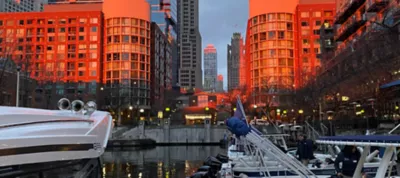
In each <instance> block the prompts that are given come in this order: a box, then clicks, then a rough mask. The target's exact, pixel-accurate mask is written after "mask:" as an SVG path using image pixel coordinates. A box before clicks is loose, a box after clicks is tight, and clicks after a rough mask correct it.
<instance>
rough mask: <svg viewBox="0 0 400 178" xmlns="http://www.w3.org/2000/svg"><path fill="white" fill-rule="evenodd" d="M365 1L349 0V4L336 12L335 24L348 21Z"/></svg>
mask: <svg viewBox="0 0 400 178" xmlns="http://www.w3.org/2000/svg"><path fill="white" fill-rule="evenodd" d="M365 1H366V0H349V1H348V2H347V4H346V5H344V6H343V8H341V9H340V10H339V11H338V12H337V13H336V16H335V24H342V23H344V22H346V20H347V19H348V18H349V17H351V16H352V15H353V14H354V13H355V12H356V11H357V9H358V8H360V7H361V6H362V5H363V4H364V2H365Z"/></svg>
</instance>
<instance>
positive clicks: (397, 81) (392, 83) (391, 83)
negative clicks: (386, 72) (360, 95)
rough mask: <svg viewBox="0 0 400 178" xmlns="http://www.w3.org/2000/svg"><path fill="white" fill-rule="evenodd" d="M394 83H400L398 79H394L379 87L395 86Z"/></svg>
mask: <svg viewBox="0 0 400 178" xmlns="http://www.w3.org/2000/svg"><path fill="white" fill-rule="evenodd" d="M396 85H400V80H396V81H393V82H390V83H387V84H385V85H382V86H381V87H380V88H381V89H384V88H389V87H392V86H396Z"/></svg>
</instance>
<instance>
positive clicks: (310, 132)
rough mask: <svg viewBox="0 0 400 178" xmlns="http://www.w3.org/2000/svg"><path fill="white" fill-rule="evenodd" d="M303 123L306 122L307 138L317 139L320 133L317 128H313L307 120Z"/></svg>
mask: <svg viewBox="0 0 400 178" xmlns="http://www.w3.org/2000/svg"><path fill="white" fill-rule="evenodd" d="M305 123H306V128H307V133H308V136H309V137H308V138H310V139H312V140H316V139H318V138H319V137H320V136H321V134H320V133H319V132H318V131H317V130H315V128H314V127H313V126H311V124H310V123H308V122H307V121H305Z"/></svg>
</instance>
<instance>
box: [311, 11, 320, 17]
mask: <svg viewBox="0 0 400 178" xmlns="http://www.w3.org/2000/svg"><path fill="white" fill-rule="evenodd" d="M313 16H314V17H321V12H320V11H317V12H314V13H313Z"/></svg>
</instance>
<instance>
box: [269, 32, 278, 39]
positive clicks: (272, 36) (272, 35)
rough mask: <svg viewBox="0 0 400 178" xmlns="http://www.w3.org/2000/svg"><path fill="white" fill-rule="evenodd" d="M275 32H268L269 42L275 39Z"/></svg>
mask: <svg viewBox="0 0 400 178" xmlns="http://www.w3.org/2000/svg"><path fill="white" fill-rule="evenodd" d="M275 37H276V36H275V32H268V39H269V40H273V39H275Z"/></svg>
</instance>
